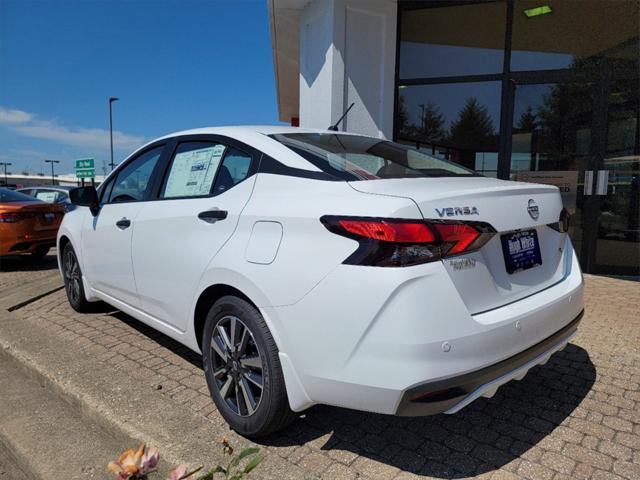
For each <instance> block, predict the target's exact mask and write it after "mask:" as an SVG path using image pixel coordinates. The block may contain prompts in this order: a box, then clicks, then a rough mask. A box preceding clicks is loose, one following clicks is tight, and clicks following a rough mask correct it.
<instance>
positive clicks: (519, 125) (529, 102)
mask: <svg viewBox="0 0 640 480" xmlns="http://www.w3.org/2000/svg"><path fill="white" fill-rule="evenodd" d="M592 105H593V87H592V85H591V84H590V83H588V82H584V83H579V82H573V83H566V84H555V83H554V84H539V85H518V86H517V89H516V95H515V103H514V113H513V134H512V140H511V144H512V147H511V148H512V153H511V172H512V177H515V174H516V173H517V172H518V171H538V170H584V169H585V167H586V162H587V161H588V160H589V155H590V152H591V124H592Z"/></svg>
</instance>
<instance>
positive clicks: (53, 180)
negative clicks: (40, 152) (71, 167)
mask: <svg viewBox="0 0 640 480" xmlns="http://www.w3.org/2000/svg"><path fill="white" fill-rule="evenodd" d="M45 162H47V163H50V164H51V185H55V184H56V177H55V175H54V174H53V164H54V163H60V160H45Z"/></svg>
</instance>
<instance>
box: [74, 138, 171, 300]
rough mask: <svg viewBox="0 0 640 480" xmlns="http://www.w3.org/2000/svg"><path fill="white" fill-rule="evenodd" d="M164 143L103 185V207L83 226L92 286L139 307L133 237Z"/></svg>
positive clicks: (86, 267)
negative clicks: (134, 273) (132, 249)
mask: <svg viewBox="0 0 640 480" xmlns="http://www.w3.org/2000/svg"><path fill="white" fill-rule="evenodd" d="M162 151H163V146H156V147H153V148H151V149H148V150H146V151H144V152H142V153H141V154H139V155H137V156H136V157H134V158H132V159H131V160H130V161H128V162H127V164H126V165H124V166H123V167H121V168H120V169H119V171H118V172H117V175H116V176H115V177H114V178H113V179H112V180H111V181H110V182H109V183H108V184H106V185H105V187H104V188H103V189H101V195H102V201H101V208H100V211H99V213H98V215H96V216H95V217H94V216H93V215H87V216H86V218H85V224H84V226H83V230H82V258H83V268H84V274H85V276H86V277H87V279H88V280H89V282H90V283H91V286H92V288H94V289H95V290H97V291H98V292H100V293H102V294H105V295H107V296H109V297H111V298H113V299H116V300H119V301H121V302H124V303H125V304H127V305H129V306H131V307H134V308H139V307H140V301H139V298H138V293H137V291H136V284H135V280H134V277H133V266H132V264H131V238H132V232H133V227H134V223H135V221H136V217H137V216H138V213H139V211H140V209H141V208H142V205H143V204H144V202H145V201H146V200H147V198H148V196H149V194H150V192H151V190H152V184H153V180H154V178H155V171H156V170H157V168H158V166H159V160H160V157H161V155H162Z"/></svg>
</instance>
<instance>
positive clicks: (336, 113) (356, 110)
mask: <svg viewBox="0 0 640 480" xmlns="http://www.w3.org/2000/svg"><path fill="white" fill-rule="evenodd" d="M396 18H397V5H396V3H395V2H390V1H388V0H314V1H312V2H310V3H309V4H308V5H307V6H306V7H305V8H304V10H303V12H302V15H301V17H300V126H301V127H310V128H327V127H328V126H329V125H331V124H333V123H334V122H335V121H336V120H337V119H338V118H340V116H341V115H342V114H343V112H344V111H345V110H346V109H347V108H348V106H349V105H350V104H351V103H352V102H354V103H355V105H354V107H353V109H352V110H351V111H350V112H349V115H348V116H347V118H346V119H345V120H344V121H343V123H342V124H341V125H340V130H346V131H349V132H355V133H362V134H367V135H372V136H375V137H380V138H391V137H392V135H393V99H394V91H393V89H394V82H395V61H396V59H395V52H396Z"/></svg>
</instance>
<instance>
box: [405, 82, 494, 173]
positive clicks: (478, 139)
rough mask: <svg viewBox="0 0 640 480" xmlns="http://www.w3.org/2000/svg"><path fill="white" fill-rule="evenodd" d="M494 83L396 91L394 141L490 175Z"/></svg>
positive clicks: (491, 168) (492, 148)
mask: <svg viewBox="0 0 640 480" xmlns="http://www.w3.org/2000/svg"><path fill="white" fill-rule="evenodd" d="M500 92H501V86H500V82H471V83H455V84H437V85H419V86H407V87H401V88H400V89H399V92H398V110H397V117H396V123H397V124H396V136H397V138H398V140H399V141H402V142H405V143H412V144H414V145H418V147H419V148H421V149H425V150H428V151H429V152H430V154H436V156H438V157H440V158H442V157H444V158H446V159H447V160H451V161H453V162H456V163H459V164H461V165H464V166H465V167H467V168H471V169H474V170H476V171H478V172H479V173H483V174H488V175H491V176H495V172H496V171H497V158H498V155H497V152H498V135H499V129H500Z"/></svg>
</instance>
